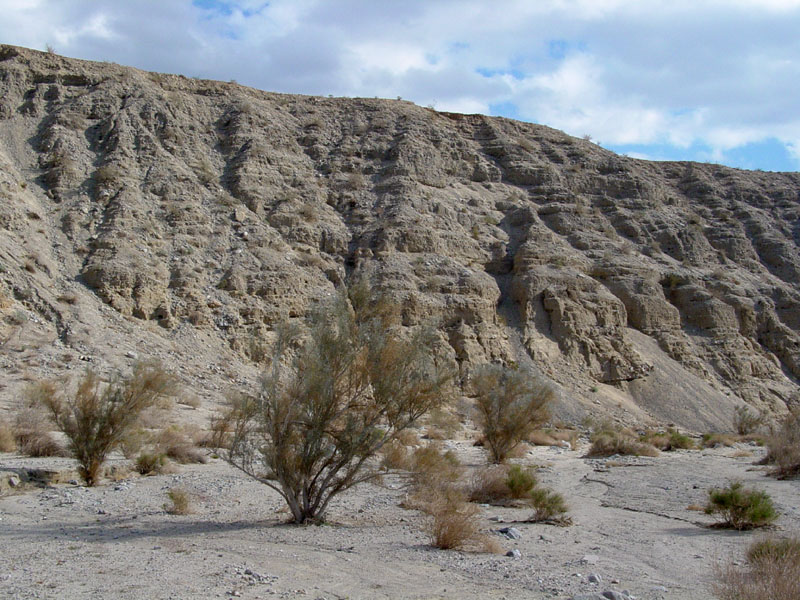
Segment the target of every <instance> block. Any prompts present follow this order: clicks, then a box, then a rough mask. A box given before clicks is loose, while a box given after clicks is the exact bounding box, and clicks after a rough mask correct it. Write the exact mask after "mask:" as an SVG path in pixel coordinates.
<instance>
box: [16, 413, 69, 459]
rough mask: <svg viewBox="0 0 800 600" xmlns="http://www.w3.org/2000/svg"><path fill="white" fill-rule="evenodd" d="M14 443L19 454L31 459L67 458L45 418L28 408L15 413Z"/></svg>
mask: <svg viewBox="0 0 800 600" xmlns="http://www.w3.org/2000/svg"><path fill="white" fill-rule="evenodd" d="M13 433H14V441H15V443H16V446H17V450H18V451H19V452H20V454H25V455H27V456H32V457H43V456H67V454H66V451H65V450H64V447H63V446H61V444H59V443H58V442H57V441H56V439H55V438H54V437H53V434H52V432H51V431H50V426H49V424H48V422H47V416H46V415H45V413H44V412H42V411H41V410H40V409H38V408H35V407H32V406H29V407H26V408H23V409H21V410H20V411H18V412H17V415H16V418H15V421H14V428H13Z"/></svg>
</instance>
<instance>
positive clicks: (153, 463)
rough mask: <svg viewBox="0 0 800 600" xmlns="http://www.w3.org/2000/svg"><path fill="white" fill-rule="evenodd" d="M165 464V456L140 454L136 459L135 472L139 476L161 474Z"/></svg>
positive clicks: (150, 453)
mask: <svg viewBox="0 0 800 600" xmlns="http://www.w3.org/2000/svg"><path fill="white" fill-rule="evenodd" d="M166 464H167V456H166V455H165V454H159V453H157V452H142V453H141V454H140V455H139V456H137V457H136V466H135V468H136V472H137V473H139V474H140V475H150V474H151V473H161V472H162V471H163V470H164V467H165V466H166Z"/></svg>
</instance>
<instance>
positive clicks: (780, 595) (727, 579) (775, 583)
mask: <svg viewBox="0 0 800 600" xmlns="http://www.w3.org/2000/svg"><path fill="white" fill-rule="evenodd" d="M714 592H715V594H716V596H717V598H719V599H720V600H796V599H797V598H800V539H797V538H789V539H770V538H768V539H764V540H760V541H757V542H754V543H753V544H752V545H751V546H750V548H749V549H748V551H747V565H746V566H745V567H744V568H741V567H737V566H735V565H729V566H728V567H726V568H723V569H721V570H720V571H719V572H718V573H717V582H716V584H715V586H714Z"/></svg>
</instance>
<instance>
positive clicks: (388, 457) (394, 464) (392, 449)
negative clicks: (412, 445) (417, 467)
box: [380, 440, 411, 471]
mask: <svg viewBox="0 0 800 600" xmlns="http://www.w3.org/2000/svg"><path fill="white" fill-rule="evenodd" d="M380 454H381V457H382V458H381V466H382V467H383V468H384V469H386V470H401V471H408V470H410V469H411V451H410V450H409V449H408V447H407V446H405V445H403V444H401V443H400V441H399V440H393V441H391V442H389V443H388V444H386V445H385V446H384V447H383V448H381V451H380Z"/></svg>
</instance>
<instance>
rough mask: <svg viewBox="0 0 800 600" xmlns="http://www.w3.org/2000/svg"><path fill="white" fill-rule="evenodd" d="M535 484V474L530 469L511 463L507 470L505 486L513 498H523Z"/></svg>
mask: <svg viewBox="0 0 800 600" xmlns="http://www.w3.org/2000/svg"><path fill="white" fill-rule="evenodd" d="M535 485H536V475H534V473H533V470H532V469H523V468H522V467H520V466H519V465H512V466H511V468H510V469H509V470H508V477H507V478H506V486H507V487H508V491H509V493H510V494H511V497H512V498H514V499H515V500H519V499H520V498H525V497H526V496H528V494H529V493H530V492H531V490H532V489H533V488H534V486H535Z"/></svg>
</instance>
